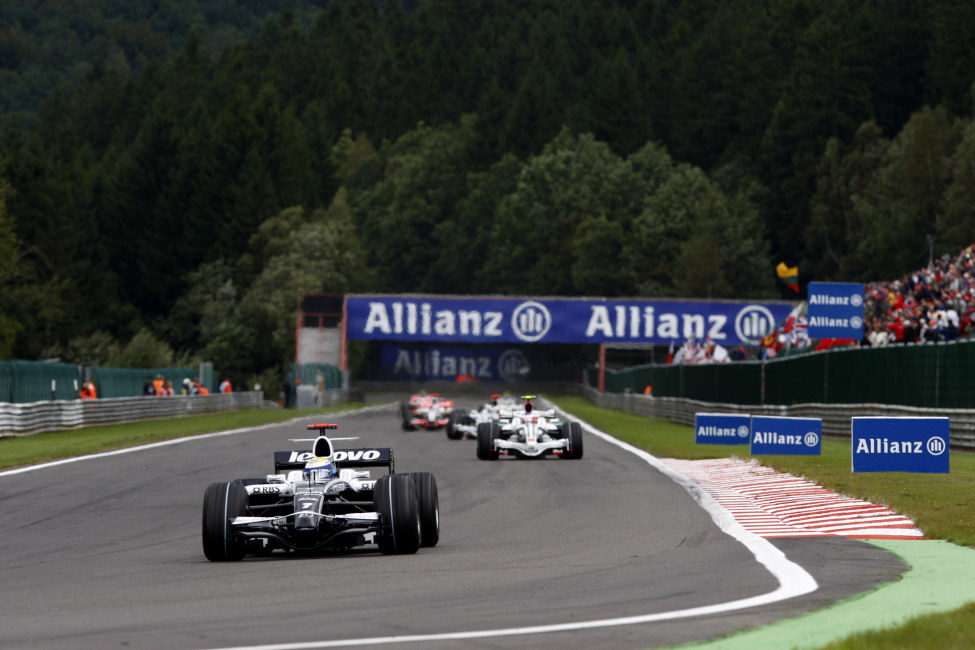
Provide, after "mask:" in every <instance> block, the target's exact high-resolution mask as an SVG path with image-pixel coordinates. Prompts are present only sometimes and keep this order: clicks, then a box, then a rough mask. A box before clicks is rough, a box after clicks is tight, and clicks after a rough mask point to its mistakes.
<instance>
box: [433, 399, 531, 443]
mask: <svg viewBox="0 0 975 650" xmlns="http://www.w3.org/2000/svg"><path fill="white" fill-rule="evenodd" d="M516 408H519V406H518V401H517V400H516V399H515V398H514V397H512V396H511V395H500V394H494V395H491V401H490V402H486V403H485V404H482V405H481V407H480V408H478V409H476V410H474V411H456V410H455V411H454V412H453V413H451V414H450V417H449V419H448V422H447V437H448V438H450V439H451V440H460V439H461V438H465V437H466V438H477V427H478V425H479V424H481V423H482V422H497V421H498V419H499V418H500V416H501V411H504V410H508V411H510V410H512V409H516Z"/></svg>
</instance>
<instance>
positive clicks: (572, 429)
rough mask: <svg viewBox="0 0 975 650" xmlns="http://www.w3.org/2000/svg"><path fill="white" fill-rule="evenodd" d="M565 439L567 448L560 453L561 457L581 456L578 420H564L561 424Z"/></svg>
mask: <svg viewBox="0 0 975 650" xmlns="http://www.w3.org/2000/svg"><path fill="white" fill-rule="evenodd" d="M562 428H563V430H564V431H565V439H566V440H567V441H568V443H569V448H568V449H567V450H566V451H565V452H564V453H563V454H562V458H568V459H569V460H578V459H580V458H582V425H581V424H579V423H578V422H566V423H565V424H564V425H563V427H562Z"/></svg>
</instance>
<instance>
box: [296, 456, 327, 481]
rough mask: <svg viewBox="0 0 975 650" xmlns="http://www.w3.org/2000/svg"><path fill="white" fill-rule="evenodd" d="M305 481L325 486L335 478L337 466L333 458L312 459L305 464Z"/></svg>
mask: <svg viewBox="0 0 975 650" xmlns="http://www.w3.org/2000/svg"><path fill="white" fill-rule="evenodd" d="M304 477H305V480H306V481H308V482H309V483H314V484H316V485H325V484H326V483H328V482H329V481H331V480H332V479H334V478H335V464H334V463H333V462H332V459H331V457H324V458H319V457H316V458H312V459H311V460H309V461H308V462H307V463H305V472H304Z"/></svg>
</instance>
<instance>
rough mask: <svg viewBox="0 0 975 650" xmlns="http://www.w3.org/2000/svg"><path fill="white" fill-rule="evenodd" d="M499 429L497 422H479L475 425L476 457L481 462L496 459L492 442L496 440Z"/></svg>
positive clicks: (495, 450) (496, 454) (496, 452)
mask: <svg viewBox="0 0 975 650" xmlns="http://www.w3.org/2000/svg"><path fill="white" fill-rule="evenodd" d="M500 428H501V427H499V426H498V423H497V422H481V423H480V424H479V425H477V457H478V458H480V459H481V460H497V459H498V450H497V449H495V448H494V441H495V440H497V439H498V432H499V430H500Z"/></svg>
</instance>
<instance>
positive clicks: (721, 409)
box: [580, 386, 975, 449]
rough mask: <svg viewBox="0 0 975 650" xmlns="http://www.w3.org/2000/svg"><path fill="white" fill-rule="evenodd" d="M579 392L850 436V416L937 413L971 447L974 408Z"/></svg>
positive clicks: (643, 406)
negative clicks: (793, 421)
mask: <svg viewBox="0 0 975 650" xmlns="http://www.w3.org/2000/svg"><path fill="white" fill-rule="evenodd" d="M580 392H581V393H582V395H583V396H584V397H586V398H587V399H589V401H591V402H593V403H594V404H596V405H597V406H602V407H606V408H613V409H617V410H621V411H625V412H627V413H633V414H636V415H645V416H647V417H652V418H659V419H661V420H668V421H670V422H676V423H678V424H686V425H689V426H693V425H694V414H695V413H702V412H707V413H745V414H748V415H772V416H780V417H809V418H821V419H822V420H823V433H824V434H825V435H830V436H841V437H845V438H849V437H850V428H851V421H850V419H851V418H852V417H854V416H858V417H859V416H871V415H873V416H882V417H901V416H915V417H927V416H939V417H947V418H949V420H950V422H951V424H950V435H951V444H952V446H955V447H965V448H970V449H975V410H971V409H941V408H923V407H918V406H897V405H893V404H793V405H791V406H773V405H765V406H760V405H751V406H749V405H742V404H717V403H714V402H702V401H699V400H693V399H687V398H685V397H652V396H648V395H640V394H637V393H600V392H599V391H598V390H596V389H595V388H591V387H589V386H585V387H581V391H580Z"/></svg>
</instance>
